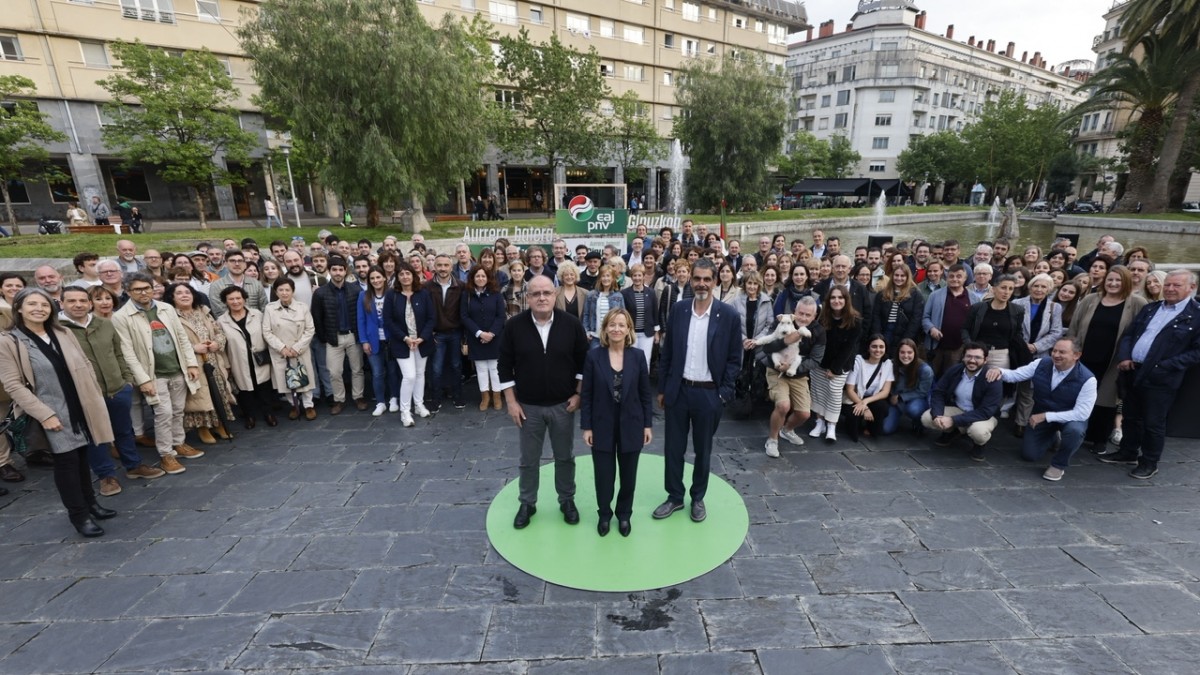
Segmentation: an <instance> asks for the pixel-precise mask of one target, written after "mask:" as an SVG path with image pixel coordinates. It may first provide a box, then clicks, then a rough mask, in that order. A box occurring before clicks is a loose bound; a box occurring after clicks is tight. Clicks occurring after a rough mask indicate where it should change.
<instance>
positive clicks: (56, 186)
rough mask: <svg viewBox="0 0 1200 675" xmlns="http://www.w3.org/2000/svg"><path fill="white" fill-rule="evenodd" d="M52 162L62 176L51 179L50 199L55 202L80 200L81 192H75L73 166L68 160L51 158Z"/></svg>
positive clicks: (66, 202)
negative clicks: (72, 174) (72, 175)
mask: <svg viewBox="0 0 1200 675" xmlns="http://www.w3.org/2000/svg"><path fill="white" fill-rule="evenodd" d="M50 164H52V165H53V166H54V168H56V169H58V171H59V174H60V176H61V178H60V179H59V180H51V181H49V186H50V201H52V202H54V203H55V204H68V203H70V202H77V201H79V193H77V192H75V179H74V178H71V167H70V166H69V165H68V164H67V162H66V160H61V159H56V160H51V161H50Z"/></svg>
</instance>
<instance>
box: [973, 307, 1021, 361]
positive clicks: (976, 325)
mask: <svg viewBox="0 0 1200 675" xmlns="http://www.w3.org/2000/svg"><path fill="white" fill-rule="evenodd" d="M991 305H992V301H991V300H981V301H979V302H977V303H975V304H973V305H971V308H970V309H968V310H967V318H966V320H965V321H963V327H962V339H963V343H967V342H972V341H974V340H975V337H976V336H977V335H979V331H980V330H982V328H983V317H984V316H985V315H986V314H987V311H988V308H989V307H991ZM1008 320H1009V323H1010V324H1011V325H1010V330H1009V333H1008V342H1007V343H1006V344H1005V345H1004V346H997V349H1007V350H1008V358H1009V363H1010V365H1009V367H1010V368H1020V367H1021V366H1023V365H1025V364H1026V363H1029V362H1030V361H1031V360H1033V356H1032V355H1031V354H1030V353H1029V348H1028V347H1026V346H1025V344H1026V343H1025V308H1024V307H1022V306H1020V305H1014V304H1013V303H1011V302H1010V303H1008Z"/></svg>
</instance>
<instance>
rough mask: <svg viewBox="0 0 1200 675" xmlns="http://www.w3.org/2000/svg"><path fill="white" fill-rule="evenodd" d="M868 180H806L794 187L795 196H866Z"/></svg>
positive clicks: (792, 191) (792, 190)
mask: <svg viewBox="0 0 1200 675" xmlns="http://www.w3.org/2000/svg"><path fill="white" fill-rule="evenodd" d="M868 182H870V181H869V179H867V178H805V179H804V180H802V181H800V182H798V183H796V184H795V185H793V186H792V189H791V193H792V194H795V195H841V196H845V195H865V194H867V183H868Z"/></svg>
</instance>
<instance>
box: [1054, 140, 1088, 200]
mask: <svg viewBox="0 0 1200 675" xmlns="http://www.w3.org/2000/svg"><path fill="white" fill-rule="evenodd" d="M1089 157H1090V156H1089ZM1080 159H1081V158H1080V157H1079V155H1076V154H1075V153H1074V152H1073V151H1072V150H1069V149H1064V150H1060V151H1058V152H1057V153H1056V154H1055V155H1054V157H1052V158H1051V159H1050V164H1049V166H1048V168H1047V172H1046V191H1047V193H1048V194H1049V195H1056V196H1057V197H1058V198H1059V199H1062V198H1064V197H1066V196H1067V195H1069V194H1071V187H1072V186H1073V185H1074V184H1075V179H1076V178H1078V177H1079V174H1081V173H1083V166H1082V164H1081V162H1080Z"/></svg>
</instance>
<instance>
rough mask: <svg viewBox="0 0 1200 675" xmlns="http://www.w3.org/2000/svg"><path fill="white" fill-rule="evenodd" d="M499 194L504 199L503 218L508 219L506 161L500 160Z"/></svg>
mask: <svg viewBox="0 0 1200 675" xmlns="http://www.w3.org/2000/svg"><path fill="white" fill-rule="evenodd" d="M500 194H501V197H502V198H503V199H504V219H505V220H508V162H500Z"/></svg>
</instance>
